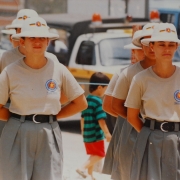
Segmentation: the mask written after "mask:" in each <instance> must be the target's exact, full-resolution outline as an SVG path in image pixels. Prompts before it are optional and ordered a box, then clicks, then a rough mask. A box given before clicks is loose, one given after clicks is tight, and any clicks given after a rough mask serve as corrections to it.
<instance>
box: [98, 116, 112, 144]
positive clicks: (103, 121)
mask: <svg viewBox="0 0 180 180" xmlns="http://www.w3.org/2000/svg"><path fill="white" fill-rule="evenodd" d="M98 122H99V126H100V127H101V129H102V130H103V132H104V134H105V137H106V140H107V142H110V140H111V134H110V132H109V129H108V127H107V125H106V122H105V120H104V119H100V120H99V121H98Z"/></svg>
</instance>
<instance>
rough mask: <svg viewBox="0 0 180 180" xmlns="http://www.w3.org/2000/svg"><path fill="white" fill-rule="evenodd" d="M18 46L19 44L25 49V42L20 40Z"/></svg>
mask: <svg viewBox="0 0 180 180" xmlns="http://www.w3.org/2000/svg"><path fill="white" fill-rule="evenodd" d="M19 44H20V46H22V47H24V48H25V40H24V39H23V38H20V40H19Z"/></svg>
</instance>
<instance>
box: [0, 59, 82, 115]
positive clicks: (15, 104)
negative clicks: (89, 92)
mask: <svg viewBox="0 0 180 180" xmlns="http://www.w3.org/2000/svg"><path fill="white" fill-rule="evenodd" d="M61 91H63V92H64V93H65V94H66V96H67V98H68V100H69V101H72V100H74V99H75V98H77V97H78V96H80V95H82V94H83V93H84V90H83V89H82V88H81V87H80V85H79V84H78V83H77V81H76V80H75V78H74V77H73V76H72V74H71V73H70V72H69V70H68V69H67V68H66V67H65V66H64V65H62V64H61V63H56V62H55V61H52V60H49V59H48V61H47V64H46V65H45V66H44V67H43V68H41V69H32V68H30V67H29V66H27V65H26V64H25V63H24V61H23V59H21V60H18V61H16V62H14V63H12V64H10V65H9V66H7V67H6V68H5V69H4V70H3V72H2V73H1V74H0V104H3V105H5V104H6V102H7V100H8V98H9V97H10V100H11V103H10V107H9V110H10V111H11V112H13V113H17V114H20V115H29V114H53V115H56V114H57V113H58V112H59V111H60V109H61V103H60V95H61Z"/></svg>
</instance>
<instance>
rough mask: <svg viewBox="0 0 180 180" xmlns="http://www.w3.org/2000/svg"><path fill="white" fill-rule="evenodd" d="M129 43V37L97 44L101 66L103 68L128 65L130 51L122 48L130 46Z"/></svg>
mask: <svg viewBox="0 0 180 180" xmlns="http://www.w3.org/2000/svg"><path fill="white" fill-rule="evenodd" d="M131 41H132V39H131V38H130V37H124V38H111V39H105V40H102V41H101V42H100V43H99V51H100V61H101V64H102V65H103V66H114V65H127V64H130V59H131V50H130V49H124V46H125V45H127V44H130V43H131Z"/></svg>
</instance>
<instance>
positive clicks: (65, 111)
mask: <svg viewBox="0 0 180 180" xmlns="http://www.w3.org/2000/svg"><path fill="white" fill-rule="evenodd" d="M87 107H88V105H87V101H86V98H85V96H84V94H82V95H80V96H79V97H77V98H76V99H74V100H73V101H71V102H70V103H69V104H67V105H66V106H64V107H62V109H61V111H60V112H59V113H58V114H57V115H56V117H57V119H60V118H65V117H69V116H72V115H74V114H76V113H78V112H81V111H83V110H84V109H86V108H87Z"/></svg>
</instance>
